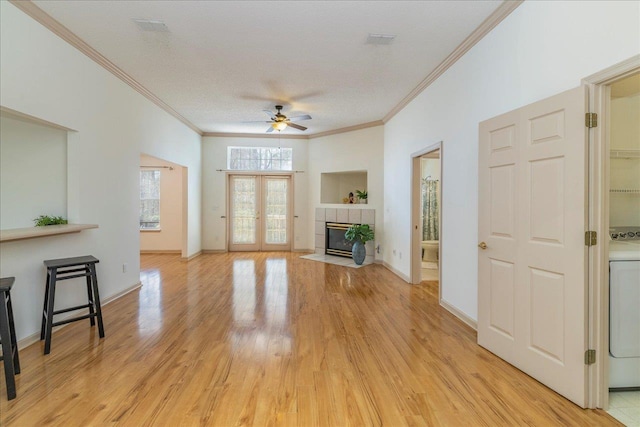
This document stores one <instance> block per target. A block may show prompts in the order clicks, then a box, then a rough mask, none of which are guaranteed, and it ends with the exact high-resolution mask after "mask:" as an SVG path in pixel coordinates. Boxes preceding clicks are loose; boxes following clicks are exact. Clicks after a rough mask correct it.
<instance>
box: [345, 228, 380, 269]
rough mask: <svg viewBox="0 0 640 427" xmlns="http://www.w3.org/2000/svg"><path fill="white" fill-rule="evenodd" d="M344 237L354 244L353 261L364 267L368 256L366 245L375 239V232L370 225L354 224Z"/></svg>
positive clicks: (352, 250)
mask: <svg viewBox="0 0 640 427" xmlns="http://www.w3.org/2000/svg"><path fill="white" fill-rule="evenodd" d="M344 237H345V239H347V240H349V241H351V242H353V247H352V249H351V257H352V258H353V261H354V262H355V263H356V264H358V265H362V263H363V262H364V258H365V257H366V256H367V251H366V249H365V247H364V244H365V243H367V242H368V241H369V240H373V239H374V234H373V230H372V229H371V227H369V225H368V224H353V225H352V226H351V227H349V228H348V229H347V231H346V232H345V233H344Z"/></svg>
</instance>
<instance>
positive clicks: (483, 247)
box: [478, 242, 487, 250]
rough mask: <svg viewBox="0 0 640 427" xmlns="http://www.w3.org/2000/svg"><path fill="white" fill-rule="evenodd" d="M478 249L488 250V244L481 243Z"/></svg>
mask: <svg viewBox="0 0 640 427" xmlns="http://www.w3.org/2000/svg"><path fill="white" fill-rule="evenodd" d="M478 247H479V248H480V249H482V250H485V249H487V244H486V243H485V242H480V244H479V245H478Z"/></svg>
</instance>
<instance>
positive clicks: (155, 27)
mask: <svg viewBox="0 0 640 427" xmlns="http://www.w3.org/2000/svg"><path fill="white" fill-rule="evenodd" d="M133 22H135V23H136V25H137V26H138V27H139V28H140V29H141V30H143V31H155V32H156V33H168V32H169V27H167V24H165V23H164V22H162V21H158V20H154V19H134V20H133Z"/></svg>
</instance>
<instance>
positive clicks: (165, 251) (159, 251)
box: [140, 249, 182, 255]
mask: <svg viewBox="0 0 640 427" xmlns="http://www.w3.org/2000/svg"><path fill="white" fill-rule="evenodd" d="M181 253H182V251H181V250H180V249H175V250H174V249H157V250H156V249H145V250H142V249H140V254H141V255H144V254H181Z"/></svg>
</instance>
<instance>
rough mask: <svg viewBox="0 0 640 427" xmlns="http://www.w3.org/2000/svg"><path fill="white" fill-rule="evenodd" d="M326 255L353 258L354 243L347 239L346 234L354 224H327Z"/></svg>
mask: <svg viewBox="0 0 640 427" xmlns="http://www.w3.org/2000/svg"><path fill="white" fill-rule="evenodd" d="M326 224H327V232H326V236H327V237H326V245H325V246H324V247H325V253H326V254H328V255H338V256H343V257H346V258H351V248H352V247H353V242H351V241H349V240H347V239H345V237H344V233H346V232H347V230H348V229H349V227H351V225H352V224H342V223H339V222H327V223H326Z"/></svg>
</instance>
